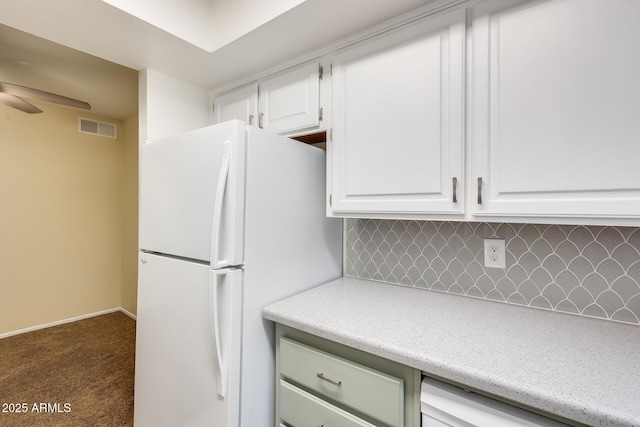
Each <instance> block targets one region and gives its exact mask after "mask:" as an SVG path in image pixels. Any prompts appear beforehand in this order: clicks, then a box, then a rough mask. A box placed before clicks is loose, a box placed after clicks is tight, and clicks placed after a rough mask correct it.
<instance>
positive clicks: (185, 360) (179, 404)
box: [134, 253, 242, 427]
mask: <svg viewBox="0 0 640 427" xmlns="http://www.w3.org/2000/svg"><path fill="white" fill-rule="evenodd" d="M214 274H215V273H214V272H213V271H212V270H211V269H210V268H209V266H207V265H205V264H199V263H193V262H189V261H185V260H180V259H175V258H169V257H164V256H159V255H153V254H147V253H141V254H140V264H139V285H138V319H137V330H136V373H135V402H134V404H135V411H134V418H135V425H136V427H163V426H166V427H204V426H213V425H215V426H221V427H226V426H234V425H237V418H238V411H239V409H238V408H239V384H240V378H239V375H240V368H239V363H238V360H239V359H240V344H239V343H237V342H235V341H237V340H238V339H239V332H238V331H239V329H240V325H239V321H240V319H239V317H240V312H241V307H240V295H241V289H242V286H241V283H242V271H241V270H231V271H229V272H228V273H227V274H225V275H220V276H216V279H215V280H214V279H213V277H214ZM214 281H217V283H216V285H217V287H218V289H217V306H218V311H219V312H218V313H217V314H218V319H217V328H218V329H219V331H220V333H221V339H220V340H219V342H220V343H221V345H220V347H219V348H216V345H215V342H216V340H215V338H214V335H213V327H214V326H216V325H214V317H213V310H212V308H213V306H212V302H213V289H212V285H213V283H214ZM238 283H239V284H240V285H238ZM234 313H235V314H234ZM234 335H235V337H234ZM236 337H237V338H236ZM218 353H220V354H221V359H222V366H223V369H222V372H223V374H224V375H226V377H225V378H224V379H223V378H220V373H219V372H218V369H217V366H218ZM218 384H224V385H225V388H224V389H220V388H219V386H218ZM218 391H222V392H223V393H222V394H224V396H221V394H219V393H218Z"/></svg>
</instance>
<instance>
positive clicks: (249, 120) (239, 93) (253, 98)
mask: <svg viewBox="0 0 640 427" xmlns="http://www.w3.org/2000/svg"><path fill="white" fill-rule="evenodd" d="M213 115H214V123H222V122H226V121H227V120H234V119H235V120H242V121H243V122H245V123H246V124H248V125H257V124H258V118H257V116H258V84H257V83H254V84H251V85H248V86H243V87H241V88H238V89H234V90H232V91H230V92H226V93H224V94H222V95H218V96H216V97H215V99H214V101H213Z"/></svg>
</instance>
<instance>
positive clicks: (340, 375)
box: [280, 337, 404, 427]
mask: <svg viewBox="0 0 640 427" xmlns="http://www.w3.org/2000/svg"><path fill="white" fill-rule="evenodd" d="M280 374H281V375H282V376H284V377H286V378H288V379H290V380H291V381H293V382H296V383H298V384H301V385H303V386H305V387H308V388H310V389H311V390H314V391H316V392H318V393H320V394H322V395H324V396H327V397H329V398H331V399H333V400H335V401H337V402H340V403H342V404H344V405H347V406H350V407H352V408H354V409H356V410H358V411H361V412H363V413H365V414H367V415H369V416H371V417H373V418H375V419H378V420H380V421H383V422H385V423H387V424H389V425H392V426H397V427H401V426H403V425H404V380H402V379H399V378H396V377H393V376H391V375H387V374H385V373H382V372H379V371H376V370H374V369H371V368H368V367H366V366H363V365H360V364H357V363H353V362H350V361H348V360H346V359H342V358H340V357H336V356H332V355H330V354H328V353H325V352H323V351H320V350H316V349H314V348H312V347H309V346H306V345H304V344H300V343H297V342H295V341H292V340H290V339H287V338H284V337H283V338H281V339H280Z"/></svg>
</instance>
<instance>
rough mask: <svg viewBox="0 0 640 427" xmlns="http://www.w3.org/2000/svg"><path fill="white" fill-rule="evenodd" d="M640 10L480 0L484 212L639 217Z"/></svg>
mask: <svg viewBox="0 0 640 427" xmlns="http://www.w3.org/2000/svg"><path fill="white" fill-rule="evenodd" d="M639 16H640V2H639V1H637V0H616V1H615V2H611V1H589V2H588V1H584V0H553V1H532V2H524V3H523V2H514V1H504V0H490V1H486V2H483V3H480V4H479V5H477V6H475V7H474V8H473V49H474V52H473V67H472V69H471V72H472V79H473V88H474V89H473V104H472V111H471V117H472V128H471V138H470V145H471V147H472V176H471V177H470V180H469V182H471V183H473V185H474V186H475V185H476V184H477V185H478V187H479V189H480V194H479V197H478V199H476V196H477V195H478V194H477V193H476V189H473V193H474V195H473V199H472V200H473V203H472V204H471V211H472V214H473V215H474V218H479V219H483V220H484V219H489V220H491V217H494V218H495V217H506V218H507V219H509V218H510V220H511V221H514V220H515V219H516V218H519V217H529V219H533V220H535V218H555V220H557V221H560V222H563V221H564V222H567V221H574V220H575V218H583V221H584V222H585V223H595V224H598V223H600V222H604V223H607V221H609V222H610V221H611V220H614V219H616V220H620V219H621V220H622V221H623V222H618V223H619V224H624V223H625V222H624V221H625V220H628V221H629V222H630V223H631V222H634V223H636V224H637V223H638V219H639V218H640V166H639V165H638V160H639V159H640V140H639V135H640V119H639V115H638V113H639V112H640V79H639V78H638V76H640V49H638V41H639V40H640V26H639V25H638V17H639ZM479 179H481V181H480V180H479ZM483 217H484V218H483ZM633 219H635V220H633ZM603 220H604V221H603ZM632 220H633V221H632ZM578 222H580V221H578Z"/></svg>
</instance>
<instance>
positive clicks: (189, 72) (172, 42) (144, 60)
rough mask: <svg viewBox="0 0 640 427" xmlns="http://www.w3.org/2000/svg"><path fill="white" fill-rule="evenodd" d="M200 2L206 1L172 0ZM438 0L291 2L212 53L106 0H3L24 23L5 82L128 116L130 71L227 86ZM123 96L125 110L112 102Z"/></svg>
mask: <svg viewBox="0 0 640 427" xmlns="http://www.w3.org/2000/svg"><path fill="white" fill-rule="evenodd" d="M193 1H196V2H202V0H183V1H177V0H165V3H166V2H174V3H175V2H177V3H176V4H179V5H181V6H183V7H186V6H187V5H188V4H189V2H193ZM218 1H221V0H218ZM225 1H227V0H225ZM233 1H240V2H244V3H247V4H248V5H249V6H250V3H252V2H254V3H255V2H264V1H266V0H233ZM433 1H434V0H394V1H389V0H305V1H303V2H301V3H300V4H297V5H294V4H295V3H297V2H291V6H293V7H292V8H291V9H290V10H288V11H286V12H284V13H282V14H281V15H279V16H277V17H276V18H274V19H271V20H269V21H268V22H266V23H264V24H263V25H259V26H257V27H256V28H255V29H253V30H251V31H249V32H248V33H247V34H244V35H241V36H238V37H237V38H235V39H234V40H233V41H230V42H228V43H227V44H225V45H224V46H222V47H219V48H217V49H216V50H214V51H212V52H210V51H208V50H205V49H201V48H199V47H197V46H195V45H194V44H191V43H189V42H187V41H185V40H183V39H182V38H179V37H176V36H174V35H172V34H169V33H168V32H166V31H164V30H162V29H160V28H159V27H156V26H154V25H151V24H150V23H148V22H146V21H144V20H142V19H138V18H136V17H134V16H132V15H130V14H128V13H126V12H124V11H123V10H121V9H119V8H116V7H114V6H112V5H110V4H107V3H106V2H104V1H101V0H56V1H51V0H2V1H0V24H4V25H6V26H9V27H13V28H14V29H18V30H21V31H16V30H14V29H11V28H8V27H4V26H0V81H8V82H10V83H16V84H21V85H26V86H34V87H37V88H38V89H42V90H46V91H51V92H56V93H60V94H61V95H65V96H69V97H72V98H78V99H81V100H83V101H86V102H89V103H90V104H92V106H94V110H93V112H94V113H95V114H100V115H104V116H106V117H114V118H123V117H127V116H128V115H130V111H131V107H132V105H133V103H132V102H131V98H129V97H130V96H131V95H132V93H131V92H134V91H135V89H132V84H131V83H130V82H132V81H133V80H132V77H131V76H132V75H133V72H132V71H131V70H144V69H153V70H156V71H158V72H161V73H163V74H166V75H169V76H173V77H176V78H179V79H182V80H184V81H187V82H190V83H193V84H196V85H198V86H201V87H203V88H205V89H215V88H220V87H222V86H225V85H228V84H230V83H232V82H233V81H237V80H238V79H241V78H243V77H246V76H249V75H251V74H255V73H258V72H261V71H264V70H266V69H269V68H272V67H275V66H276V65H278V64H281V63H284V62H286V61H289V60H291V59H292V58H294V57H297V56H300V55H303V54H305V53H306V52H309V51H312V50H314V49H319V48H321V47H322V46H326V45H329V44H331V43H335V42H336V41H337V40H340V39H342V38H344V37H346V36H348V35H350V34H352V33H355V32H357V31H360V30H363V29H365V28H367V27H370V26H372V25H375V24H378V23H380V22H383V21H385V20H387V19H390V18H392V17H395V16H397V15H400V14H403V13H406V12H408V11H411V10H413V9H415V8H418V7H420V6H423V5H425V4H428V3H431V2H433ZM217 19H218V20H220V17H217ZM236 19H237V18H236ZM23 32H24V33H23ZM26 33H28V34H26ZM33 35H35V36H38V37H41V38H43V39H46V40H48V41H52V42H55V43H57V44H55V43H53V44H51V43H45V41H46V40H40V39H38V38H37V37H33ZM60 45H62V46H60ZM64 47H67V49H65V48H64ZM68 48H71V49H68ZM79 52H84V53H87V54H90V55H89V56H86V55H81V54H80V53H79ZM96 57H97V58H96ZM98 58H102V59H104V60H106V61H101V60H100V59H98ZM26 63H28V65H27V64H26ZM114 63H115V64H119V65H121V66H124V67H127V68H129V69H130V70H127V69H123V68H122V67H117V66H115V65H114ZM9 79H10V80H9ZM135 81H136V83H137V78H136V80H135ZM120 89H122V90H123V91H124V92H126V93H123V92H120ZM135 98H136V103H135V104H136V106H135V107H134V108H137V93H136V94H135ZM118 101H119V102H122V105H121V107H119V108H121V112H118V111H117V110H118V107H115V110H114V105H115V104H112V102H118ZM102 111H104V113H102Z"/></svg>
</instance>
